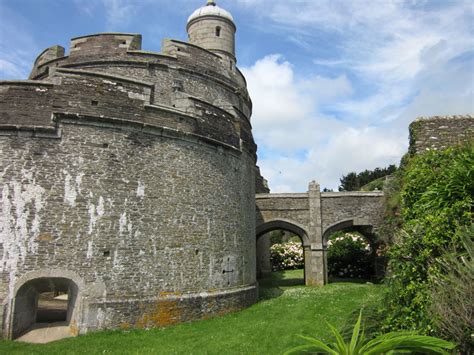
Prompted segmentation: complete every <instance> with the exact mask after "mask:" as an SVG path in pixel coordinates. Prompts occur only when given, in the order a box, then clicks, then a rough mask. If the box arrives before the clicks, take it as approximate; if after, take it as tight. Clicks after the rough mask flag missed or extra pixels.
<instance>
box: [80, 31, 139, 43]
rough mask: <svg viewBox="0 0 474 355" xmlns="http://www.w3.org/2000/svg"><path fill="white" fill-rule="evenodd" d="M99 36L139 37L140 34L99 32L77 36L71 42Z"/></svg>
mask: <svg viewBox="0 0 474 355" xmlns="http://www.w3.org/2000/svg"><path fill="white" fill-rule="evenodd" d="M99 36H131V37H135V36H141V34H140V33H127V32H99V33H92V34H90V35H84V36H78V37H73V38H71V41H74V40H77V39H81V38H88V37H99Z"/></svg>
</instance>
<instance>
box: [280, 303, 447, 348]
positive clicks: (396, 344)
mask: <svg viewBox="0 0 474 355" xmlns="http://www.w3.org/2000/svg"><path fill="white" fill-rule="evenodd" d="M361 323H362V311H361V312H360V313H359V318H358V320H357V322H356V324H355V326H354V330H353V331H352V337H351V340H350V341H349V342H346V341H344V339H343V337H342V335H341V333H340V332H339V331H338V330H337V329H336V328H335V327H334V326H332V325H331V324H329V323H327V324H328V327H329V328H330V329H331V331H332V333H333V334H334V337H335V340H336V341H335V342H334V343H330V344H325V343H324V342H322V341H321V340H318V339H316V338H313V337H308V336H302V335H300V338H302V339H304V340H306V342H307V344H305V345H300V346H297V347H294V348H292V349H290V350H288V351H286V352H285V354H301V353H303V354H305V353H306V354H307V353H318V354H333V355H337V354H341V355H362V354H364V355H372V354H374V355H375V354H387V353H390V352H391V351H394V350H398V351H403V352H419V353H424V354H427V353H428V354H449V352H448V350H452V349H454V348H455V344H453V343H450V342H448V341H445V340H442V339H438V338H434V337H430V336H424V335H417V334H416V333H414V332H390V333H387V334H383V335H379V336H378V337H376V338H374V339H372V340H368V339H366V338H365V336H364V330H363V328H362V326H361Z"/></svg>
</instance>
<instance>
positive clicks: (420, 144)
mask: <svg viewBox="0 0 474 355" xmlns="http://www.w3.org/2000/svg"><path fill="white" fill-rule="evenodd" d="M409 130H410V146H409V149H408V152H409V153H410V154H417V153H422V152H424V151H426V150H432V149H434V150H438V149H444V148H447V147H449V146H453V145H456V144H460V143H465V142H473V141H474V116H470V115H465V116H434V117H420V118H418V119H416V120H415V121H413V122H412V123H411V124H410V128H409Z"/></svg>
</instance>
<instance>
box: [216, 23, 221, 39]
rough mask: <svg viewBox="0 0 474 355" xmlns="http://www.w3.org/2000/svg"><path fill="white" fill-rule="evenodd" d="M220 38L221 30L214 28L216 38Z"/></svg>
mask: <svg viewBox="0 0 474 355" xmlns="http://www.w3.org/2000/svg"><path fill="white" fill-rule="evenodd" d="M220 36H221V28H220V27H219V26H217V27H216V37H220Z"/></svg>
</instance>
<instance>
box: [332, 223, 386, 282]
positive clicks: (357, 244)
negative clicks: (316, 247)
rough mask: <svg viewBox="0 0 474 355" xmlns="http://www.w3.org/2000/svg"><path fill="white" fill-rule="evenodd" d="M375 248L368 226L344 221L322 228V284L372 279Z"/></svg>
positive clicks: (373, 236) (369, 226)
mask: <svg viewBox="0 0 474 355" xmlns="http://www.w3.org/2000/svg"><path fill="white" fill-rule="evenodd" d="M330 248H332V249H330ZM344 248H347V249H346V250H344ZM377 248H378V245H377V242H376V238H375V235H374V233H373V232H372V226H371V225H360V224H355V223H354V220H353V219H348V220H343V221H339V222H337V223H335V224H333V225H331V226H329V227H328V228H326V230H325V231H324V233H323V249H324V265H325V267H324V269H325V283H328V282H331V281H334V280H335V279H336V280H337V279H339V280H340V279H343V280H347V279H353V280H354V281H356V280H362V279H363V280H373V279H374V278H375V275H376V250H377ZM336 262H338V263H342V265H336V264H335V263H336ZM341 270H343V272H340V271H341ZM351 281H352V280H351Z"/></svg>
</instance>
